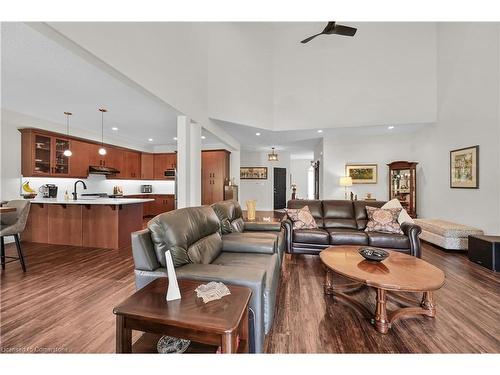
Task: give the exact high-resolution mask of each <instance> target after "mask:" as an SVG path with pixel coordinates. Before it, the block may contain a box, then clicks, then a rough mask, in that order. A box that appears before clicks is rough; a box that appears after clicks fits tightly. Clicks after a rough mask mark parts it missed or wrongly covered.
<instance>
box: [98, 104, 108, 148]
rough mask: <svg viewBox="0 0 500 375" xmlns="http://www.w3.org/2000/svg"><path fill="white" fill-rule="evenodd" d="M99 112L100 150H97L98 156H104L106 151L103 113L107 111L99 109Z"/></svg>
mask: <svg viewBox="0 0 500 375" xmlns="http://www.w3.org/2000/svg"><path fill="white" fill-rule="evenodd" d="M99 111H100V112H101V148H100V149H99V155H106V149H105V148H104V112H108V110H107V109H104V108H99Z"/></svg>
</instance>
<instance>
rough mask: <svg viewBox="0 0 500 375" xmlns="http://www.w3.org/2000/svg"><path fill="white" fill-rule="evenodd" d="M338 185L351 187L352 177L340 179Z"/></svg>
mask: <svg viewBox="0 0 500 375" xmlns="http://www.w3.org/2000/svg"><path fill="white" fill-rule="evenodd" d="M339 185H340V186H352V177H349V176H344V177H340V180H339Z"/></svg>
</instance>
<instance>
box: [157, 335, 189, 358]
mask: <svg viewBox="0 0 500 375" xmlns="http://www.w3.org/2000/svg"><path fill="white" fill-rule="evenodd" d="M189 344H191V341H190V340H185V339H179V338H177V337H172V336H162V337H161V338H160V340H159V341H158V343H157V344H156V349H157V351H158V353H160V354H181V353H184V352H185V351H186V350H187V348H188V347H189Z"/></svg>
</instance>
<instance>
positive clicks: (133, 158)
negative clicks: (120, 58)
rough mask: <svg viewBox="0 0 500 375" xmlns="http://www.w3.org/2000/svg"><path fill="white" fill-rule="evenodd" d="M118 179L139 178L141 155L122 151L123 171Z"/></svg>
mask: <svg viewBox="0 0 500 375" xmlns="http://www.w3.org/2000/svg"><path fill="white" fill-rule="evenodd" d="M120 172H121V173H120V178H128V179H140V178H141V153H140V152H136V151H123V170H122V171H120Z"/></svg>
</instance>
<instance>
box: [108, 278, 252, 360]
mask: <svg viewBox="0 0 500 375" xmlns="http://www.w3.org/2000/svg"><path fill="white" fill-rule="evenodd" d="M200 284H202V282H200V281H193V280H179V288H180V290H181V296H182V299H180V300H175V301H169V302H167V301H166V300H165V296H166V293H167V285H168V280H167V279H166V278H159V279H157V280H155V281H153V282H151V283H150V284H148V285H147V286H145V287H144V288H142V289H140V290H138V291H137V292H135V293H134V294H133V295H132V296H130V297H129V298H127V299H126V300H125V301H123V302H122V303H121V304H120V305H118V306H116V307H115V308H114V309H113V313H114V314H115V315H116V352H117V353H132V330H137V331H142V332H149V333H157V334H162V335H169V336H174V337H178V338H183V339H188V340H192V341H195V342H199V343H203V344H208V345H214V346H220V347H221V350H222V353H248V303H249V301H250V297H251V295H252V291H251V290H250V289H249V288H245V287H239V286H232V285H228V288H229V290H230V291H231V294H230V295H228V296H225V297H223V298H222V299H220V300H217V301H211V302H208V303H204V302H203V301H202V299H201V298H197V297H196V292H195V289H196V288H197V287H198V286H199V285H200Z"/></svg>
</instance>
